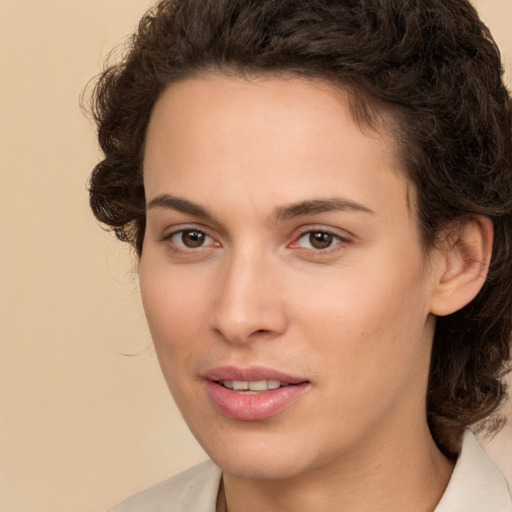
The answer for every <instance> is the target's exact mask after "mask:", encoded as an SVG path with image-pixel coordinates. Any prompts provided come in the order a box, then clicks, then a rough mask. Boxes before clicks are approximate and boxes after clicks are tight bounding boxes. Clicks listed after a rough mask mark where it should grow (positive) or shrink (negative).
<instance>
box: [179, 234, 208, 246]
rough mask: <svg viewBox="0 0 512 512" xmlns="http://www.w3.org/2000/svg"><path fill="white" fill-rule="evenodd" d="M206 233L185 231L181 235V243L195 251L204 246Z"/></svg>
mask: <svg viewBox="0 0 512 512" xmlns="http://www.w3.org/2000/svg"><path fill="white" fill-rule="evenodd" d="M204 239H205V236H204V233H201V231H195V230H193V231H183V232H182V233H181V241H182V242H183V245H185V246H186V247H190V248H191V249H194V248H196V247H201V246H202V245H203V244H204Z"/></svg>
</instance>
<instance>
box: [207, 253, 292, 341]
mask: <svg viewBox="0 0 512 512" xmlns="http://www.w3.org/2000/svg"><path fill="white" fill-rule="evenodd" d="M275 265H276V262H275V261H273V260H272V258H271V257H269V256H268V255H267V254H266V253H265V252H264V251H257V250H255V249H254V247H252V248H251V247H250V246H247V247H245V248H243V249H242V248H241V249H240V250H236V251H233V252H232V254H231V255H230V256H229V257H227V258H226V260H225V262H224V266H223V268H222V271H221V278H220V284H219V293H218V295H217V300H216V303H215V304H214V307H213V312H212V327H213V328H214V329H215V330H217V331H219V332H221V333H222V335H223V337H224V338H225V339H227V340H228V341H231V342H242V343H243V342H246V341H249V340H250V338H251V336H252V335H253V334H255V333H259V332H262V331H263V332H267V333H274V334H277V333H280V332H282V331H283V330H284V328H285V326H286V318H285V314H284V308H283V304H282V302H281V300H280V299H281V297H280V293H279V284H278V282H277V280H276V274H277V269H276V268H275Z"/></svg>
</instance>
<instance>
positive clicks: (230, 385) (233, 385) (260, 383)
mask: <svg viewBox="0 0 512 512" xmlns="http://www.w3.org/2000/svg"><path fill="white" fill-rule="evenodd" d="M220 384H221V385H222V386H224V387H225V388H226V389H229V390H231V391H236V392H240V393H246V394H249V393H258V392H262V391H269V390H272V389H279V388H280V387H283V386H289V385H290V384H289V383H287V382H281V381H279V380H273V379H268V380H266V379H265V380H253V381H247V380H245V381H244V380H224V381H222V382H220Z"/></svg>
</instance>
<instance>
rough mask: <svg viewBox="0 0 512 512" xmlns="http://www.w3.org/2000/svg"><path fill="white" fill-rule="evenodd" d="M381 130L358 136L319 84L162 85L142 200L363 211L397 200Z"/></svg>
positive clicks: (346, 109)
mask: <svg viewBox="0 0 512 512" xmlns="http://www.w3.org/2000/svg"><path fill="white" fill-rule="evenodd" d="M383 126H384V125H383V124H381V125H379V128H380V129H379V130H376V129H370V128H368V129H364V128H363V129H361V126H360V123H357V122H356V121H355V120H354V116H353V115H352V111H351V108H350V102H349V97H348V94H347V93H344V92H340V90H339V89H335V88H334V87H333V86H331V85H329V84H327V83H324V82H319V81H311V80H306V79H303V78H297V77H272V76H271V77H269V76H265V77H260V78H255V79H251V80H248V79H246V78H242V77H233V76H225V75H218V74H212V75H201V76H198V77H195V78H191V79H188V80H184V81H182V82H179V83H176V84H173V85H171V86H169V87H168V88H167V89H166V90H165V91H164V93H163V94H162V96H161V97H160V98H159V100H158V102H157V104H156V105H155V108H154V111H153V114H152V117H151V120H150V124H149V127H148V133H147V140H146V148H145V158H144V180H145V188H146V195H147V198H148V199H151V198H152V197H155V196H156V195H158V194H163V193H172V195H180V196H181V197H187V198H189V199H193V200H195V201H199V202H204V201H206V202H208V201H212V200H214V199H215V197H217V198H219V197H220V196H221V195H222V193H226V195H228V196H229V197H230V198H231V199H232V198H234V197H237V198H239V199H240V201H241V205H240V207H242V204H243V202H244V201H245V204H247V203H248V202H251V201H252V202H254V203H258V204H260V205H261V206H262V207H263V205H264V204H265V201H267V200H270V198H272V200H273V201H274V203H277V202H280V203H289V202H294V201H300V200H303V199H305V197H304V196H308V197H307V198H313V199H314V198H315V197H326V196H332V195H334V194H336V195H341V196H343V197H347V196H351V197H349V199H351V200H354V201H356V202H358V203H365V202H368V201H369V202H371V201H373V200H374V199H375V197H373V198H372V195H373V196H375V195H378V196H381V200H387V199H386V194H389V193H391V192H393V193H395V192H396V191H397V190H399V192H400V194H401V195H403V196H404V198H405V200H406V198H407V188H408V187H407V186H406V182H405V179H403V178H402V173H401V172H400V171H399V164H398V158H397V155H396V153H397V150H396V144H395V141H394V139H393V137H392V136H391V135H390V133H391V130H387V131H386V130H385V129H384V128H383ZM389 187H390V188H389ZM388 188H389V190H388ZM263 198H265V200H263ZM406 202H407V201H406ZM269 207H270V204H269ZM369 208H371V207H370V206H369ZM371 209H373V208H371Z"/></svg>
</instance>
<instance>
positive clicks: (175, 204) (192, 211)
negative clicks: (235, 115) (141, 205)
mask: <svg viewBox="0 0 512 512" xmlns="http://www.w3.org/2000/svg"><path fill="white" fill-rule="evenodd" d="M154 208H163V209H169V210H176V211H178V212H182V213H188V214H189V215H193V216H194V217H200V218H203V219H213V218H214V217H213V215H212V214H211V213H210V212H209V211H208V210H207V209H206V208H204V207H202V206H199V205H198V204H195V203H193V202H192V201H189V200H188V199H182V198H180V197H174V196H170V195H168V194H162V195H159V196H156V197H155V198H154V199H152V200H151V201H150V202H149V203H148V206H147V209H148V210H151V209H154Z"/></svg>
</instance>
